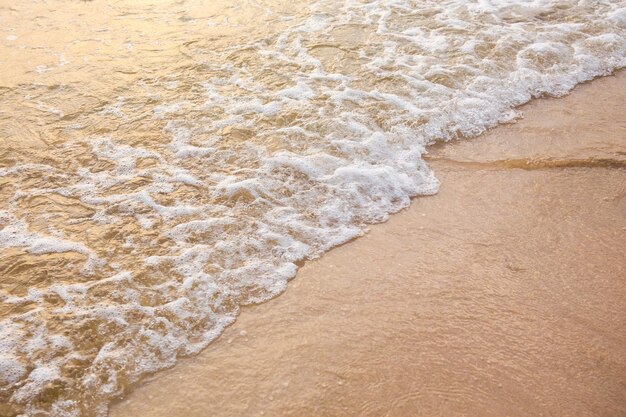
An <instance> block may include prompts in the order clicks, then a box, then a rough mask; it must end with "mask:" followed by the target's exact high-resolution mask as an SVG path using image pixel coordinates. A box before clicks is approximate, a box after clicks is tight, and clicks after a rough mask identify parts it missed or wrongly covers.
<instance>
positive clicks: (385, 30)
mask: <svg viewBox="0 0 626 417" xmlns="http://www.w3.org/2000/svg"><path fill="white" fill-rule="evenodd" d="M3 3H4V4H3V5H2V6H1V8H0V27H1V28H3V29H1V34H0V37H1V38H0V62H1V64H2V70H1V73H0V94H1V95H2V100H0V140H1V141H2V147H1V149H0V196H1V198H0V251H1V252H0V271H1V272H2V273H1V275H0V297H1V300H2V306H1V307H0V317H1V318H2V321H1V322H0V372H1V373H0V376H1V379H0V414H2V415H4V414H6V415H12V414H15V413H20V412H23V413H25V414H27V415H59V416H62V415H86V416H87V415H104V414H106V410H107V404H108V401H110V399H112V398H115V397H119V396H120V395H123V394H124V393H125V392H127V391H128V389H129V388H130V387H131V386H132V384H133V383H134V382H136V381H137V380H139V379H140V378H141V377H142V376H145V375H146V374H148V373H151V372H155V371H157V370H159V369H162V368H165V367H168V366H171V365H172V364H173V363H174V362H175V360H176V358H177V357H178V356H180V355H188V354H192V353H195V352H197V351H199V350H200V349H201V348H202V347H204V346H206V344H207V343H208V342H210V341H211V340H213V339H214V338H215V337H216V336H218V335H219V334H220V333H221V331H222V330H223V328H224V327H225V326H226V325H228V324H229V323H231V322H232V321H233V320H234V318H235V317H236V315H237V313H238V309H239V306H241V305H245V304H250V303H256V302H261V301H264V300H267V299H269V298H271V297H272V296H275V295H276V294H278V293H280V292H281V291H282V290H284V288H285V285H286V282H287V280H288V279H290V278H292V277H293V276H294V274H295V272H296V269H297V266H298V265H299V264H300V262H302V261H303V260H305V259H311V258H314V257H316V256H319V255H320V254H321V253H323V252H324V251H326V250H327V249H329V248H331V247H333V246H336V245H338V244H340V243H343V242H346V241H348V240H350V239H352V238H354V237H356V236H359V235H360V234H361V233H362V232H363V231H364V228H365V226H366V225H367V224H368V223H374V222H379V221H382V220H385V219H386V217H387V215H388V214H389V213H391V212H394V211H397V210H399V209H401V208H403V207H405V206H407V205H408V204H409V198H410V197H412V196H417V195H424V194H432V193H434V192H436V191H437V188H438V181H437V180H436V178H435V177H434V176H433V174H432V172H431V171H430V170H429V169H428V167H427V166H426V164H425V163H424V161H423V160H422V158H421V156H422V154H423V152H424V147H425V146H426V145H427V144H429V143H432V142H433V141H435V140H446V139H450V138H456V137H460V136H472V135H476V134H478V133H480V132H482V131H484V130H485V129H486V128H488V127H491V126H493V125H495V124H497V123H499V122H505V121H511V120H514V119H515V117H516V113H515V111H514V110H512V109H513V108H514V107H515V106H517V105H519V104H521V103H524V102H526V101H528V100H529V99H530V98H532V97H535V96H540V95H543V94H552V95H560V94H564V93H566V92H567V91H569V90H570V89H571V88H572V87H573V86H574V85H576V84H577V83H579V82H581V81H584V80H587V79H590V78H593V77H595V76H598V75H604V74H608V73H610V72H611V71H613V70H614V69H616V68H619V67H622V66H624V65H626V58H625V56H626V8H624V7H623V5H622V4H621V2H608V1H607V2H586V1H580V2H573V1H571V2H564V1H533V2H513V1H493V2H484V1H481V2H469V1H446V2H439V1H424V2H411V1H402V0H396V1H391V0H389V1H372V2H360V1H345V2H340V1H319V2H302V3H299V4H295V3H294V2H280V1H266V2H263V1H259V2H257V1H246V2H237V3H236V4H231V3H230V2H222V1H217V2H216V1H210V2H209V1H207V2H203V1H187V2H180V1H179V2H168V1H158V2H157V1H155V2H147V1H145V2H144V1H141V2H137V1H135V2H131V1H117V2H110V3H109V4H106V3H105V2H102V1H94V2H75V1H48V2H28V3H26V2H24V3H18V4H12V3H9V2H3Z"/></svg>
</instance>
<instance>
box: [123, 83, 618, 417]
mask: <svg viewBox="0 0 626 417" xmlns="http://www.w3.org/2000/svg"><path fill="white" fill-rule="evenodd" d="M625 104H626V72H621V73H618V74H617V75H616V76H611V77H607V78H602V79H597V80H595V81H593V82H591V83H587V84H585V85H582V86H579V87H578V88H577V89H576V90H575V91H574V92H573V93H572V94H571V95H569V96H567V97H564V98H558V99H553V98H546V99H541V100H536V101H534V102H532V103H530V104H528V105H526V106H524V107H523V108H522V109H521V111H522V112H523V114H524V118H523V119H522V120H519V121H518V122H517V123H515V124H511V125H505V126H500V127H498V128H496V129H494V130H492V131H490V132H487V133H486V134H484V135H482V136H481V137H479V138H476V139H473V140H467V141H463V142H456V143H450V144H445V145H438V146H435V147H433V148H431V150H430V154H429V157H428V160H429V163H430V164H431V166H432V168H433V169H434V170H435V171H436V173H437V176H438V178H439V179H440V180H441V184H442V185H441V190H440V192H439V194H437V195H435V196H433V197H426V198H418V199H416V200H414V202H413V204H412V205H411V207H410V208H409V209H407V210H405V211H403V212H401V213H398V214H396V215H394V216H392V217H391V219H390V220H389V221H388V222H387V223H385V224H381V225H376V226H373V227H372V228H371V231H370V233H369V234H367V235H366V236H365V237H363V238H360V239H357V240H355V241H353V242H351V243H349V244H346V245H344V246H341V247H339V248H336V249H335V250H333V251H331V252H330V253H328V254H326V255H324V256H323V257H322V258H321V259H320V260H317V261H313V262H309V263H307V264H306V265H305V266H304V267H303V268H302V269H301V270H300V271H299V273H298V276H297V278H296V279H295V280H293V281H292V282H291V283H290V285H289V289H288V291H287V292H286V293H285V294H284V295H282V296H280V297H278V298H277V299H275V300H273V301H270V302H268V303H265V304H263V305H259V306H254V307H251V308H247V309H245V310H244V311H243V312H242V314H241V315H240V317H239V318H238V320H237V322H236V323H235V324H234V325H233V326H231V327H230V328H229V329H227V331H226V332H225V333H224V334H223V335H222V336H221V337H220V339H218V340H217V341H216V342H215V343H213V344H212V345H210V346H209V347H208V348H207V349H206V350H205V351H204V352H203V353H202V354H200V355H199V356H196V357H193V358H189V359H185V360H182V361H181V362H179V364H178V365H176V367H175V368H173V369H170V370H169V371H165V372H163V373H159V374H157V375H156V376H155V377H154V378H152V379H151V380H149V381H146V382H145V383H144V384H143V385H142V386H141V387H139V388H138V389H137V390H136V391H135V392H133V393H132V394H131V395H130V396H129V397H128V399H126V400H124V401H122V402H120V403H118V404H117V405H115V406H114V407H113V409H112V412H111V415H112V416H114V417H123V416H142V417H150V416H185V417H195V416H198V417H199V416H202V417H209V416H219V417H222V416H258V415H266V416H394V417H395V416H437V415H442V416H452V415H454V416H463V415H466V416H483V417H484V416H524V417H526V416H576V417H582V416H626V255H625V254H624V248H625V247H626V198H625V196H626V110H624V105H625Z"/></svg>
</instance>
